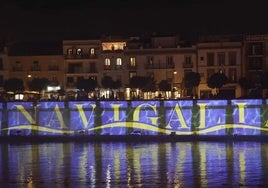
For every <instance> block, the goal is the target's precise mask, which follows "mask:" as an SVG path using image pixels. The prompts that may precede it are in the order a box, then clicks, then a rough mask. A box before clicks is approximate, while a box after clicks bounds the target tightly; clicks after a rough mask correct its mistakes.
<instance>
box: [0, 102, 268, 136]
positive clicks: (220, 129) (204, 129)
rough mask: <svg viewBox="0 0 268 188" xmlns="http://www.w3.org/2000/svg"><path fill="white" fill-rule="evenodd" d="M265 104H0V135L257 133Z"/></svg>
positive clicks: (264, 129) (266, 129)
mask: <svg viewBox="0 0 268 188" xmlns="http://www.w3.org/2000/svg"><path fill="white" fill-rule="evenodd" d="M267 102H268V100H257V99H254V100H151V101H146V100H140V101H139V100H137V101H70V102H61V101H58V102H52V101H49V102H37V103H34V102H8V103H6V104H2V103H0V104H1V105H0V109H1V111H0V117H1V119H0V123H1V124H0V126H1V134H7V135H10V134H18V133H20V134H26V135H29V134H34V135H57V134H59V135H61V134H81V133H82V134H86V135H95V134H98V135H99V134H102V135H127V134H131V133H132V132H133V131H140V133H141V134H143V135H168V134H173V133H175V134H177V135H194V134H196V135H232V134H239V135H261V134H267V133H268V123H267V119H268V105H267Z"/></svg>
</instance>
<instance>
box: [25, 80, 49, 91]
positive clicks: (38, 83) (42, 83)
mask: <svg viewBox="0 0 268 188" xmlns="http://www.w3.org/2000/svg"><path fill="white" fill-rule="evenodd" d="M48 83H49V81H48V79H47V78H33V79H32V81H30V82H29V89H30V90H31V91H37V92H40V91H42V90H43V89H44V88H45V87H46V86H47V85H48Z"/></svg>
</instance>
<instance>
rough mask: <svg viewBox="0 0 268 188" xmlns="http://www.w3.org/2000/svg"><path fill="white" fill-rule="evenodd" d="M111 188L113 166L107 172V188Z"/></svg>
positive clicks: (108, 167)
mask: <svg viewBox="0 0 268 188" xmlns="http://www.w3.org/2000/svg"><path fill="white" fill-rule="evenodd" d="M110 187H111V165H108V166H107V171H106V188H110Z"/></svg>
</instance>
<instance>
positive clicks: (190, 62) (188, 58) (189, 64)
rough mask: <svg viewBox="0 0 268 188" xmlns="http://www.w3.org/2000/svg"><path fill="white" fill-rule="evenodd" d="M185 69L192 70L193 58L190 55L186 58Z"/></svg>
mask: <svg viewBox="0 0 268 188" xmlns="http://www.w3.org/2000/svg"><path fill="white" fill-rule="evenodd" d="M183 67H184V68H192V67H193V64H192V57H191V56H190V55H186V56H184V62H183Z"/></svg>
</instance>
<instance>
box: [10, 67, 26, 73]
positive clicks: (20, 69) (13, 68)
mask: <svg viewBox="0 0 268 188" xmlns="http://www.w3.org/2000/svg"><path fill="white" fill-rule="evenodd" d="M12 71H13V72H21V71H23V68H22V67H12Z"/></svg>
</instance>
